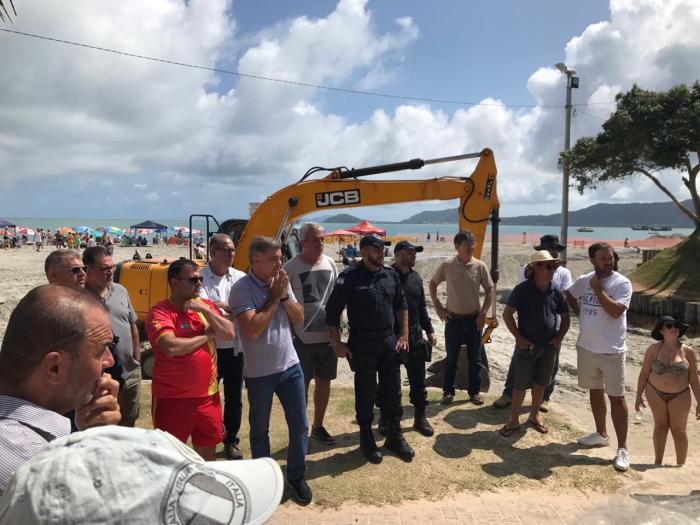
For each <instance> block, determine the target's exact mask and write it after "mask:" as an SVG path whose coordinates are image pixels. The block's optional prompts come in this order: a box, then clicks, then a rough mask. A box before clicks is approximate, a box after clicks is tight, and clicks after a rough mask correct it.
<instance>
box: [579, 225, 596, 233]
mask: <svg viewBox="0 0 700 525" xmlns="http://www.w3.org/2000/svg"><path fill="white" fill-rule="evenodd" d="M576 231H577V232H587V233H590V232H592V231H593V228H588V227H586V226H581V227H580V228H576Z"/></svg>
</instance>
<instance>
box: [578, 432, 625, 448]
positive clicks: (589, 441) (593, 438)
mask: <svg viewBox="0 0 700 525" xmlns="http://www.w3.org/2000/svg"><path fill="white" fill-rule="evenodd" d="M578 442H579V443H580V444H581V445H583V446H585V447H607V446H608V444H609V442H610V440H609V439H608V438H606V437H603V436H601V435H600V434H598V432H592V433H590V434H588V435H586V436H583V437H582V438H581V439H579V440H578ZM621 450H622V449H621Z"/></svg>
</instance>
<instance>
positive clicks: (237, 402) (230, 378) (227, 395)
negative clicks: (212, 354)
mask: <svg viewBox="0 0 700 525" xmlns="http://www.w3.org/2000/svg"><path fill="white" fill-rule="evenodd" d="M216 366H217V368H218V369H219V379H220V380H222V379H223V381H224V427H225V428H226V437H225V438H224V444H225V445H231V444H234V445H237V444H238V442H239V439H238V431H239V430H240V429H241V417H242V415H243V402H242V396H243V354H242V353H241V354H238V355H233V348H226V349H222V350H217V351H216Z"/></svg>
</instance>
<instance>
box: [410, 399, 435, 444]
mask: <svg viewBox="0 0 700 525" xmlns="http://www.w3.org/2000/svg"><path fill="white" fill-rule="evenodd" d="M413 428H415V429H416V430H417V431H418V432H419V433H420V434H423V435H424V436H428V437H430V436H432V435H433V434H434V433H435V431H434V430H433V427H431V426H430V423H428V420H427V419H426V418H425V407H424V406H418V407H415V417H414V418H413Z"/></svg>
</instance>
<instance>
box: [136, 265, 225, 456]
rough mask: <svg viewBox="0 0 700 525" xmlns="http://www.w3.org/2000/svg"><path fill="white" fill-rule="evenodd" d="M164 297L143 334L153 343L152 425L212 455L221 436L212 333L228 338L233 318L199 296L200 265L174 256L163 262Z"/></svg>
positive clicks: (154, 307) (152, 311) (152, 313)
mask: <svg viewBox="0 0 700 525" xmlns="http://www.w3.org/2000/svg"><path fill="white" fill-rule="evenodd" d="M168 284H169V285H170V289H171V290H172V294H171V296H170V298H169V299H166V300H165V301H161V302H159V303H158V304H156V305H154V306H153V307H152V308H151V310H150V311H149V312H148V318H147V320H146V334H147V335H148V340H149V341H150V342H151V347H152V348H153V355H154V356H155V364H154V366H153V384H152V391H153V425H154V426H155V427H156V428H159V429H161V430H165V431H167V432H170V433H171V434H172V435H174V436H175V437H177V438H178V439H180V440H181V441H182V442H183V443H186V442H187V439H188V438H189V437H190V436H192V445H193V446H194V449H195V450H196V451H197V452H198V453H199V454H200V455H201V456H202V457H203V458H204V459H205V460H206V461H214V460H215V459H216V456H215V454H214V450H215V448H216V445H217V444H218V443H219V442H220V441H221V438H222V431H223V429H222V423H221V399H220V398H219V386H218V380H217V370H216V343H215V342H214V337H215V336H216V337H220V338H221V339H226V340H231V339H233V337H234V331H233V324H232V323H231V321H229V320H228V319H226V318H225V317H222V316H221V314H220V313H219V310H218V308H217V307H216V306H214V304H213V303H212V302H211V301H209V300H208V299H200V298H198V297H197V296H198V294H199V289H200V287H201V285H202V275H201V273H200V269H199V266H197V264H195V263H194V262H192V261H190V260H187V259H179V260H177V261H175V262H174V263H172V264H171V265H170V267H169V268H168Z"/></svg>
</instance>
